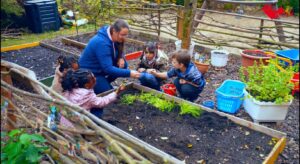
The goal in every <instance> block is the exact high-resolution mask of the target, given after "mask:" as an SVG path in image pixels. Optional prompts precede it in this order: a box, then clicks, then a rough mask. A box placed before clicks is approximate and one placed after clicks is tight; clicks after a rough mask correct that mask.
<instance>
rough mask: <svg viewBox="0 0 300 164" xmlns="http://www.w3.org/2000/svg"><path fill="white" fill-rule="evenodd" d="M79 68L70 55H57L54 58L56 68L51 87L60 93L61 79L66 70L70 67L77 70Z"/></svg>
mask: <svg viewBox="0 0 300 164" xmlns="http://www.w3.org/2000/svg"><path fill="white" fill-rule="evenodd" d="M78 68H79V66H78V62H77V60H76V59H75V58H74V57H72V56H62V55H61V56H59V57H58V58H57V60H56V69H55V75H54V79H53V82H52V85H51V88H52V89H53V90H54V91H56V92H57V93H59V94H61V93H62V91H63V89H62V87H61V80H62V78H63V76H64V75H65V74H66V72H67V71H68V70H70V69H72V70H77V69H78Z"/></svg>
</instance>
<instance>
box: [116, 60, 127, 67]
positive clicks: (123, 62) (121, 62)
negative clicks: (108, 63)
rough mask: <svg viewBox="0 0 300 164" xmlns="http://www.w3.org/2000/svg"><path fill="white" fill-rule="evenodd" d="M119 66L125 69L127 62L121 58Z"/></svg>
mask: <svg viewBox="0 0 300 164" xmlns="http://www.w3.org/2000/svg"><path fill="white" fill-rule="evenodd" d="M117 65H118V67H119V68H124V67H125V60H124V59H123V58H120V59H119V60H118V63H117Z"/></svg>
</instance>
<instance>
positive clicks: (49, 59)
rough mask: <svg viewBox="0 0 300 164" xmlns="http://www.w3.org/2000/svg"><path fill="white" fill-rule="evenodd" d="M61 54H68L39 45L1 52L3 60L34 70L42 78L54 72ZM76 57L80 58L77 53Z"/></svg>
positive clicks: (38, 77)
mask: <svg viewBox="0 0 300 164" xmlns="http://www.w3.org/2000/svg"><path fill="white" fill-rule="evenodd" d="M60 55H68V54H66V53H63V52H57V51H53V50H51V49H49V48H45V47H42V46H37V47H32V48H25V49H21V50H16V51H8V52H1V60H6V61H9V62H13V63H16V64H18V65H20V66H23V67H25V68H28V69H30V70H33V71H34V72H35V74H36V76H37V79H38V80H40V79H43V78H47V77H49V76H52V75H53V74H54V72H55V62H56V59H57V58H58V57H59V56H60ZM74 57H75V58H78V57H77V56H75V55H74Z"/></svg>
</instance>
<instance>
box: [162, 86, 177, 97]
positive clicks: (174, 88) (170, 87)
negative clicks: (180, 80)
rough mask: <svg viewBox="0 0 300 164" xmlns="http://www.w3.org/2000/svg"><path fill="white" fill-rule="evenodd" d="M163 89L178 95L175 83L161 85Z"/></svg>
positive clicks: (170, 93)
mask: <svg viewBox="0 0 300 164" xmlns="http://www.w3.org/2000/svg"><path fill="white" fill-rule="evenodd" d="M161 89H162V90H163V91H164V92H165V93H166V94H169V95H171V96H175V95H176V86H175V85H174V84H165V85H163V86H162V87H161Z"/></svg>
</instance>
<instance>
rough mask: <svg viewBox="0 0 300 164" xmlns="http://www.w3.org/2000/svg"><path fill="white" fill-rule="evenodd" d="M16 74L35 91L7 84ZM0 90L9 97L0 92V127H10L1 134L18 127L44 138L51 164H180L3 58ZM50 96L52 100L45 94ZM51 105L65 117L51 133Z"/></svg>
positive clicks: (10, 82)
mask: <svg viewBox="0 0 300 164" xmlns="http://www.w3.org/2000/svg"><path fill="white" fill-rule="evenodd" d="M28 72H29V73H28ZM16 74H17V75H19V77H21V79H19V80H21V82H19V84H24V82H25V81H24V80H26V81H28V82H27V84H28V85H30V86H32V87H35V88H36V89H34V90H24V89H20V86H18V85H13V84H15V83H12V81H11V80H18V79H16V78H15V76H16ZM16 84H18V83H16ZM2 90H5V91H7V93H9V94H2V93H1V102H6V103H8V104H9V105H8V107H7V108H8V109H5V110H6V114H7V115H8V117H4V116H3V115H2V111H1V123H2V122H5V121H7V122H9V123H10V126H9V127H8V126H7V128H6V130H9V129H8V128H10V129H12V128H18V127H23V128H25V129H26V130H27V132H29V133H40V134H41V135H43V136H44V137H45V138H46V139H47V142H46V144H47V145H48V146H49V150H48V151H46V152H45V153H46V154H47V155H48V156H49V157H50V158H52V159H53V160H55V161H58V162H60V163H129V164H131V163H132V164H135V163H145V164H147V163H176V164H177V163H179V164H180V163H184V162H183V161H180V160H178V159H176V158H174V157H172V156H171V155H169V154H167V153H165V152H163V151H161V150H159V149H157V148H155V147H153V146H151V145H149V144H147V143H145V142H143V141H141V140H139V139H137V138H135V137H133V136H131V135H129V134H128V133H126V132H124V131H122V130H120V129H118V128H116V127H114V126H112V125H110V124H108V123H106V122H105V121H103V120H100V119H99V118H97V117H96V116H94V115H93V114H91V113H90V112H89V111H87V110H84V109H83V108H81V107H79V106H77V105H75V104H72V103H70V102H68V101H67V100H66V99H65V98H64V97H62V96H61V95H59V94H57V93H56V92H55V91H53V90H51V89H50V88H48V87H47V86H45V85H44V84H42V83H41V82H39V81H37V80H36V78H35V75H33V74H31V73H30V70H28V69H26V68H24V67H21V66H18V65H16V64H13V63H10V62H7V61H4V60H2V61H1V91H2ZM45 91H47V92H48V93H46V92H45ZM45 93H46V94H45ZM50 94H51V95H52V97H50V96H49V95H50ZM53 105H54V106H56V108H57V109H58V111H59V113H60V115H61V117H63V118H64V119H65V121H64V122H67V123H64V124H62V123H61V122H60V123H57V129H56V130H54V129H50V128H49V127H48V125H47V117H48V116H49V114H50V110H49V106H53ZM4 119H5V120H4ZM66 120H67V121H66ZM69 145H77V146H76V148H75V149H74V151H75V150H76V151H75V152H72V153H71V154H70V151H72V150H73V149H71V147H72V146H69Z"/></svg>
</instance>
